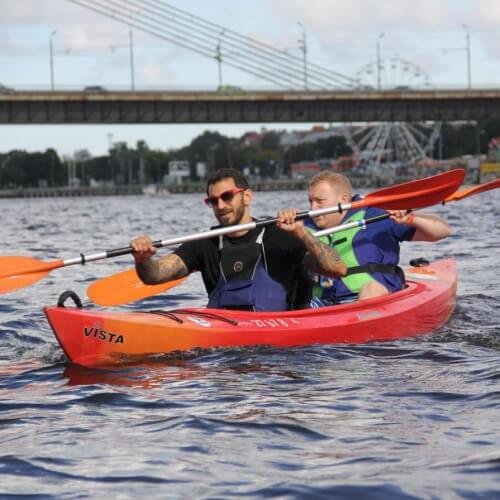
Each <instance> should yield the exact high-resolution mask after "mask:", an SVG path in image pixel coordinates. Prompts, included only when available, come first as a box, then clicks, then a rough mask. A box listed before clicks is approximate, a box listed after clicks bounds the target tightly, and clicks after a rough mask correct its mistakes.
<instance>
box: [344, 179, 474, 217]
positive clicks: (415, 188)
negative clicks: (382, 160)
mask: <svg viewBox="0 0 500 500" xmlns="http://www.w3.org/2000/svg"><path fill="white" fill-rule="evenodd" d="M464 175H465V171H464V170H462V169H455V170H449V171H447V172H444V173H442V174H437V175H433V176H431V177H426V178H425V179H417V180H414V181H409V182H404V183H403V184H397V185H395V186H390V187H387V188H383V189H379V190H377V191H376V192H374V193H370V194H368V195H366V196H365V197H364V198H363V199H362V200H360V201H355V202H353V204H352V206H353V207H354V208H361V207H366V206H369V205H373V206H379V207H381V208H385V209H386V210H405V209H406V210H407V209H416V208H423V207H428V206H431V205H435V204H436V203H441V202H442V201H443V200H445V199H446V197H448V196H450V195H451V194H452V193H454V192H455V191H456V190H457V189H458V188H459V186H460V184H462V181H463V180H464Z"/></svg>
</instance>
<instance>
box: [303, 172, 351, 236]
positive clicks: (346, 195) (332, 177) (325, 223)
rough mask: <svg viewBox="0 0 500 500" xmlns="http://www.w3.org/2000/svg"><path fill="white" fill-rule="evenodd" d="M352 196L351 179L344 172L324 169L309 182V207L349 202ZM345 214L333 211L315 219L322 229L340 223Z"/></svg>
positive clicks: (313, 208)
mask: <svg viewBox="0 0 500 500" xmlns="http://www.w3.org/2000/svg"><path fill="white" fill-rule="evenodd" d="M351 198H352V186H351V183H350V181H349V179H348V178H347V177H346V176H345V175H342V174H337V173H335V172H330V171H327V170H325V171H323V172H321V173H319V174H318V175H316V176H314V177H313V178H312V179H311V182H310V183H309V208H310V210H317V209H318V208H326V207H333V206H335V205H338V204H339V203H349V202H350V201H351ZM342 217H343V214H339V213H332V214H327V215H321V216H319V217H314V218H313V221H314V223H315V224H316V226H318V227H319V228H321V229H326V228H328V227H334V226H337V225H338V224H340V221H341V220H342Z"/></svg>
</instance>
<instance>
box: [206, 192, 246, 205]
mask: <svg viewBox="0 0 500 500" xmlns="http://www.w3.org/2000/svg"><path fill="white" fill-rule="evenodd" d="M246 189H247V188H233V189H228V190H227V191H224V192H223V193H221V194H220V195H219V196H207V197H206V198H205V199H204V200H203V201H204V202H205V205H207V207H216V206H217V205H218V204H219V199H221V200H222V201H223V202H224V203H229V202H230V201H233V198H234V197H235V195H237V194H238V193H241V192H242V191H246Z"/></svg>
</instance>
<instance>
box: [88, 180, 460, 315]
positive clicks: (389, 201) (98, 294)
mask: <svg viewBox="0 0 500 500" xmlns="http://www.w3.org/2000/svg"><path fill="white" fill-rule="evenodd" d="M436 179H438V180H439V182H440V183H443V184H442V185H441V186H439V184H438V182H436ZM462 179H463V171H461V170H458V171H456V170H455V171H451V172H446V173H445V174H439V175H437V176H434V177H429V178H426V179H421V180H417V181H411V182H407V183H404V184H400V185H397V186H393V187H389V188H385V189H381V190H378V191H376V192H373V193H371V194H368V195H367V196H366V197H365V198H363V200H360V201H357V202H353V203H352V204H345V205H342V206H337V207H329V208H326V209H320V210H311V211H307V212H301V213H300V214H299V215H298V217H299V218H301V219H303V218H306V217H313V216H315V215H321V214H324V213H332V212H336V211H337V212H338V211H344V210H348V209H349V208H350V207H351V206H352V207H354V208H356V207H362V206H372V205H373V204H377V205H378V206H382V207H387V208H390V207H391V206H395V205H397V207H399V208H401V207H403V205H404V208H408V207H411V206H413V207H415V206H419V207H422V206H428V205H429V204H434V203H438V202H440V201H442V200H443V195H444V196H447V194H448V193H449V189H456V188H457V187H458V185H459V183H460V182H461V180H462ZM445 192H446V193H447V194H444V193H445ZM403 198H405V199H404V201H403ZM386 217H388V216H387V215H385V214H384V215H383V216H376V217H372V218H371V219H367V220H363V221H361V223H359V222H355V223H349V224H345V225H343V226H338V227H337V228H336V229H335V230H334V231H331V232H337V231H343V230H345V229H350V228H352V227H356V226H359V225H364V224H369V223H372V222H376V221H377V220H381V219H383V218H386ZM276 220H277V218H276V217H275V218H271V219H265V220H262V221H256V222H253V223H251V224H250V225H249V224H246V225H244V224H243V225H239V226H233V227H231V228H225V229H228V231H227V232H233V231H235V228H238V229H239V230H242V229H253V228H254V227H259V226H262V225H267V224H271V223H273V222H276ZM248 226H250V227H248ZM208 233H209V234H211V235H214V236H216V235H218V234H221V233H220V230H215V231H209V232H208ZM214 233H217V234H214ZM201 234H207V233H201ZM186 241H187V240H186ZM177 242H178V241H177ZM163 246H165V245H163ZM127 279H130V280H131V282H130V283H132V285H131V286H132V290H133V293H132V291H131V294H130V299H127V291H126V285H124V282H123V279H122V277H121V276H120V275H119V274H118V275H112V276H108V277H106V278H102V279H100V280H97V281H95V282H94V283H93V284H92V285H90V287H89V288H88V289H87V295H88V296H89V298H90V299H91V300H92V302H94V303H95V304H98V305H102V306H109V305H113V306H115V305H120V304H126V303H127V302H132V301H134V300H139V299H141V298H146V297H149V296H151V295H153V294H154V293H160V292H161V291H166V290H167V289H169V288H172V286H169V283H170V282H167V283H163V284H159V285H154V287H156V290H155V291H153V290H152V287H151V285H145V284H143V283H142V282H141V281H140V279H139V277H138V276H137V274H136V273H135V269H130V270H129V271H128V277H127ZM162 287H163V290H161V289H162ZM115 289H116V292H115V291H114V290H115Z"/></svg>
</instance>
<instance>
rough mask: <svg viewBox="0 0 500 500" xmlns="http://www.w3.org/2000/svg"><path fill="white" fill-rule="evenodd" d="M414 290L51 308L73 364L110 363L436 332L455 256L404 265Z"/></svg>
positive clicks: (448, 299) (451, 295)
mask: <svg viewBox="0 0 500 500" xmlns="http://www.w3.org/2000/svg"><path fill="white" fill-rule="evenodd" d="M405 273H406V276H407V285H408V286H407V287H406V288H405V289H404V290H401V291H399V292H396V293H393V294H390V295H386V296H384V297H377V298H374V299H370V300H365V301H360V302H353V303H350V304H343V305H337V306H330V307H324V308H318V309H304V310H299V311H283V312H265V313H263V312H260V313H256V312H251V311H232V310H218V309H205V308H188V309H177V310H170V311H155V312H109V311H105V310H97V309H93V310H86V309H82V308H64V307H46V308H45V309H44V312H45V314H46V316H47V319H48V321H49V323H50V325H51V327H52V329H53V331H54V334H55V336H56V338H57V340H58V341H59V344H60V345H61V347H62V348H63V350H64V352H65V354H66V356H67V357H68V359H69V361H70V362H72V363H76V364H79V365H84V366H106V365H110V364H117V363H124V362H130V361H131V360H137V359H140V358H145V357H148V356H154V355H159V354H166V353H172V352H176V351H187V350H192V349H195V348H213V347H229V346H231V347H233V346H234V347H235V346H255V345H271V346H278V347H290V346H300V345H308V344H334V343H356V344H357V343H366V342H373V341H383V340H395V339H400V338H406V337H412V336H415V335H422V334H425V333H429V332H431V331H433V330H435V329H436V328H439V327H440V326H442V325H443V324H444V323H445V322H446V321H447V320H448V318H449V316H450V315H451V313H452V311H453V308H454V305H455V296H456V264H455V261H454V260H453V259H446V260H440V261H437V262H435V263H433V264H430V265H429V266H424V267H418V268H409V269H406V270H405Z"/></svg>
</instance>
